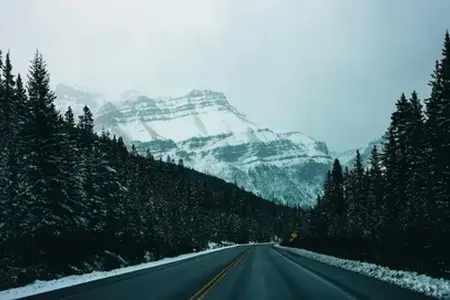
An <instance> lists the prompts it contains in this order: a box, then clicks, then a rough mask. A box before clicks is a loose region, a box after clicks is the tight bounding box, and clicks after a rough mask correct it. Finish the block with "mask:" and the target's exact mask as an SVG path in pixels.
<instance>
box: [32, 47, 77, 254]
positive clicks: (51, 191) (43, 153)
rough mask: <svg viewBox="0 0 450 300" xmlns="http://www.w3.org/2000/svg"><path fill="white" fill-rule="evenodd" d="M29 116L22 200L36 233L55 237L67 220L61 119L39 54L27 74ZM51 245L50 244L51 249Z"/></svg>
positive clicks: (37, 53) (48, 77)
mask: <svg viewBox="0 0 450 300" xmlns="http://www.w3.org/2000/svg"><path fill="white" fill-rule="evenodd" d="M27 85H28V94H29V105H30V109H31V110H30V117H29V119H28V120H27V123H26V124H25V128H24V138H25V139H26V141H27V144H26V148H25V149H24V154H25V155H24V158H23V161H24V165H26V166H27V170H26V172H25V178H24V181H25V182H24V184H25V189H26V190H25V197H26V199H27V200H28V204H29V205H30V207H31V209H30V216H31V218H32V219H33V221H32V223H33V225H31V224H30V227H31V228H30V229H31V230H32V231H33V232H35V233H36V234H44V233H50V234H55V235H58V234H60V233H61V231H62V230H63V229H64V228H63V227H62V222H61V221H62V220H63V219H65V218H66V217H67V213H68V210H67V206H66V204H67V199H66V194H65V191H64V190H63V188H62V185H61V184H62V182H64V175H65V172H64V171H63V170H62V166H61V165H60V163H59V162H60V161H61V160H62V157H63V153H62V149H63V147H62V146H63V142H64V141H63V138H62V131H61V126H60V125H61V124H60V118H59V116H58V113H57V111H56V109H55V106H54V103H53V101H54V99H55V95H54V93H53V92H52V91H51V89H50V76H49V73H48V71H47V68H46V65H45V62H44V59H43V57H42V54H40V53H39V52H36V54H35V57H34V59H33V61H32V62H31V67H30V70H29V74H28V84H27ZM50 246H51V245H49V247H50Z"/></svg>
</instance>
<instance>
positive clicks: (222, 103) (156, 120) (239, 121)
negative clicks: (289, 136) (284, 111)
mask: <svg viewBox="0 0 450 300" xmlns="http://www.w3.org/2000/svg"><path fill="white" fill-rule="evenodd" d="M127 95H128V96H129V94H127ZM133 97H135V98H131V99H130V98H127V99H126V100H124V101H121V102H119V103H118V104H115V105H114V104H113V103H108V108H109V109H107V110H103V109H102V110H100V111H99V112H98V114H97V118H96V122H97V125H98V126H104V127H106V128H107V129H108V130H110V131H111V132H112V133H113V134H117V135H120V136H122V137H123V138H124V140H127V141H141V142H148V141H152V140H157V139H170V140H173V141H175V142H179V141H183V140H187V139H190V138H192V137H206V136H215V135H220V134H227V133H233V132H236V133H241V132H248V131H251V130H255V129H257V126H256V125H255V124H253V123H252V122H250V121H249V120H248V119H247V118H246V117H245V116H244V115H242V114H240V113H239V112H238V111H237V110H236V109H235V108H234V107H232V106H231V105H230V104H229V103H228V101H227V99H226V97H225V95H223V94H222V93H217V92H212V91H198V90H193V91H191V92H190V93H189V94H187V95H186V96H183V97H164V98H163V97H161V98H155V99H151V98H148V97H146V96H136V94H133ZM112 116H114V123H113V124H111V123H110V121H111V118H112Z"/></svg>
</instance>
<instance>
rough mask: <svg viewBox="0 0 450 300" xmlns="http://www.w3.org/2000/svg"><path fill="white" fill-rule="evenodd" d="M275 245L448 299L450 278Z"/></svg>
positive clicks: (449, 297)
mask: <svg viewBox="0 0 450 300" xmlns="http://www.w3.org/2000/svg"><path fill="white" fill-rule="evenodd" d="M276 247H279V248H282V249H285V250H288V251H290V252H293V253H295V254H299V255H302V256H304V257H307V258H311V259H314V260H317V261H320V262H323V263H326V264H329V265H332V266H336V267H339V268H341V269H345V270H349V271H353V272H357V273H360V274H363V275H366V276H370V277H373V278H377V279H379V280H383V281H386V282H389V283H392V284H395V285H398V286H401V287H403V288H407V289H409V290H413V291H416V292H419V293H423V294H426V295H428V296H431V297H435V298H438V299H450V280H445V279H439V278H433V277H430V276H427V275H423V274H418V273H416V272H409V271H397V270H391V269H389V268H388V267H382V266H378V265H376V264H372V263H367V262H360V261H356V260H349V259H342V258H337V257H333V256H329V255H325V254H320V253H316V252H312V251H308V250H304V249H297V248H289V247H283V246H280V245H276Z"/></svg>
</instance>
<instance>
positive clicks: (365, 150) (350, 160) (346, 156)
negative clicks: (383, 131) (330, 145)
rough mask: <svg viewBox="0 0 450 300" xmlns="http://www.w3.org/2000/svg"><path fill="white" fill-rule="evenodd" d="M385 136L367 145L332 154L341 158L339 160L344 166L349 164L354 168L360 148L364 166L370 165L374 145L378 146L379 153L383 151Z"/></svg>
mask: <svg viewBox="0 0 450 300" xmlns="http://www.w3.org/2000/svg"><path fill="white" fill-rule="evenodd" d="M382 144H383V138H377V139H375V140H373V141H371V142H369V143H367V144H366V145H364V146H362V147H359V148H356V149H350V150H347V151H344V152H342V153H339V154H335V155H332V156H333V158H337V159H339V162H340V163H341V165H343V166H348V167H349V168H352V167H353V166H354V164H355V161H356V151H357V150H359V154H360V155H361V162H362V164H363V166H367V167H369V166H370V155H371V152H372V149H373V146H376V147H377V150H378V153H380V152H381V151H382V147H383V145H382Z"/></svg>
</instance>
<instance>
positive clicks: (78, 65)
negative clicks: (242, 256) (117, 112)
mask: <svg viewBox="0 0 450 300" xmlns="http://www.w3.org/2000/svg"><path fill="white" fill-rule="evenodd" d="M449 12H450V1H447V0H433V1H429V0H408V1H390V0H371V1H361V0H345V1H344V0H343V1H334V0H314V1H312V0H311V1H300V0H267V1H261V0H239V1H238V0H189V1H186V0H164V1H156V0H142V1H137V0H136V1H133V0H127V1H120V2H119V1H100V0H90V1H88V0H71V1H69V0H65V1H62V0H61V1H56V0H41V1H32V0H29V1H20V0H6V1H2V9H1V11H0V41H1V47H2V49H3V50H4V51H7V50H8V48H9V49H11V55H12V59H13V64H14V67H15V70H16V71H20V72H21V73H24V72H26V70H27V68H28V62H29V60H30V59H31V58H32V56H33V53H34V51H35V50H36V48H39V50H40V51H42V52H43V54H44V58H45V59H46V61H47V63H48V67H49V69H50V72H51V76H52V83H53V85H56V84H57V83H66V84H69V85H78V86H84V87H87V88H89V89H91V90H94V91H99V92H102V93H104V94H107V95H109V96H110V97H111V99H113V98H114V97H115V96H117V95H118V94H120V93H121V92H123V91H125V90H129V89H137V90H139V91H142V92H144V93H146V94H147V95H150V96H159V95H183V94H185V93H186V92H187V91H189V90H190V89H193V88H199V89H204V88H208V89H213V90H216V91H222V92H224V93H225V94H226V95H227V96H228V98H229V101H230V102H231V104H232V105H234V106H235V107H237V108H238V110H239V111H241V112H242V113H244V114H246V115H247V116H248V117H249V119H250V120H252V121H254V122H256V123H258V124H259V125H261V126H266V127H269V128H273V129H283V130H299V131H301V132H303V133H305V134H308V135H310V136H312V137H314V138H315V139H318V140H323V141H326V142H327V144H328V146H329V148H330V149H331V150H337V151H342V150H346V149H349V148H353V147H358V146H362V145H364V144H365V143H367V142H369V141H370V140H372V139H374V138H377V137H379V136H380V135H381V134H382V133H383V132H384V131H385V129H386V128H387V126H388V123H389V118H390V114H391V112H392V110H393V107H394V103H395V100H396V99H397V98H398V97H399V96H400V94H401V93H402V92H406V93H410V92H411V91H412V90H413V89H416V90H417V91H418V92H419V94H420V96H422V97H423V96H426V95H427V94H428V87H427V86H426V83H427V81H428V80H429V78H430V76H429V74H430V73H431V71H432V69H433V66H434V61H435V60H436V59H437V58H439V56H440V50H441V46H442V40H443V36H444V33H445V30H446V29H450V19H449V18H448V15H449Z"/></svg>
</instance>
